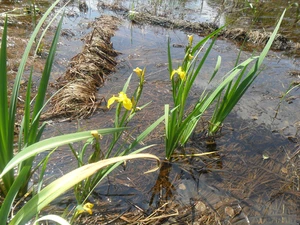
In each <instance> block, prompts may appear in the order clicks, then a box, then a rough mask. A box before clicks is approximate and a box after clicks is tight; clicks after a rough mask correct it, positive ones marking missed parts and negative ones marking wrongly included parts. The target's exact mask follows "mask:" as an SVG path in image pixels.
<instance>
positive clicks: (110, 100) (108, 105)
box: [107, 96, 118, 108]
mask: <svg viewBox="0 0 300 225" xmlns="http://www.w3.org/2000/svg"><path fill="white" fill-rule="evenodd" d="M117 100H118V98H117V97H115V96H113V97H111V98H110V99H108V101H107V108H109V107H110V106H111V105H112V104H113V103H114V102H115V101H117Z"/></svg>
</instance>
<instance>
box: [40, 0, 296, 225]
mask: <svg viewBox="0 0 300 225" xmlns="http://www.w3.org/2000/svg"><path fill="white" fill-rule="evenodd" d="M109 2H111V3H112V2H116V3H118V4H122V5H123V6H125V7H129V8H131V7H132V4H131V3H132V2H130V1H109ZM133 2H134V4H135V6H134V9H135V10H140V9H147V10H149V11H150V12H154V13H155V14H156V15H163V13H165V14H167V15H170V16H174V18H177V17H178V18H181V19H188V20H192V21H200V22H203V21H207V22H213V21H214V20H215V17H216V16H217V15H218V14H220V13H219V11H218V7H216V6H217V3H218V2H217V1H200V0H198V1H178V2H177V1H175V3H174V4H171V5H170V4H167V3H166V1H161V4H158V3H159V1H133ZM141 2H143V3H141ZM87 3H88V6H89V9H88V11H87V12H86V13H83V12H80V11H79V9H78V5H77V3H76V2H75V3H73V4H71V5H70V6H68V7H67V11H66V18H65V20H64V29H65V30H69V31H71V32H72V33H73V34H74V35H73V34H72V35H70V36H65V37H62V38H61V44H60V47H59V49H58V54H57V61H56V64H55V68H54V76H53V80H54V79H55V78H57V77H59V76H60V75H61V74H62V73H63V72H64V68H65V67H66V66H67V62H68V60H69V59H70V58H71V57H73V56H74V55H75V54H77V53H79V52H80V51H81V48H82V41H81V38H82V37H84V36H85V35H86V34H87V33H88V32H89V31H90V30H89V29H88V22H89V21H92V20H93V19H94V18H95V17H98V16H100V15H101V14H104V13H109V14H112V15H115V13H114V12H113V11H110V10H108V9H104V8H99V7H97V3H98V1H93V0H91V1H87ZM155 4H156V5H155ZM155 6H156V7H155ZM184 7H186V8H187V10H185V8H184ZM168 12H169V13H168ZM171 12H172V13H171ZM199 14H200V15H201V16H199ZM224 17H226V14H224V15H222V16H221V17H220V18H222V19H220V21H221V22H220V23H222V21H223V20H224V21H225V20H226V18H224ZM199 18H200V19H199ZM295 30H296V31H295V32H298V30H297V29H295ZM168 37H170V38H171V43H172V44H182V45H185V44H186V42H187V38H186V33H184V32H182V31H178V30H171V29H164V28H162V27H154V26H149V25H144V26H134V25H132V24H131V23H130V22H129V21H126V20H124V22H123V23H122V25H121V26H120V27H119V29H118V31H117V32H116V34H115V36H114V37H113V38H112V43H113V46H114V48H115V49H116V50H117V51H119V52H121V53H122V54H121V55H119V57H118V58H117V60H118V62H119V64H118V66H117V72H116V73H114V74H111V75H110V79H109V80H107V81H106V82H105V85H104V87H102V88H100V89H99V95H100V96H104V97H106V98H109V97H110V96H111V95H112V94H116V93H118V92H119V91H120V90H121V88H122V87H123V85H124V82H125V80H126V79H127V77H128V76H129V74H130V73H131V72H132V69H133V68H135V67H137V66H139V67H146V68H147V73H146V81H147V82H146V84H145V89H144V95H143V98H142V100H141V101H142V103H146V102H149V101H152V103H151V104H150V105H149V106H148V107H147V109H146V110H143V111H142V112H141V113H140V114H139V115H138V120H137V121H136V122H133V123H132V127H135V131H142V130H143V129H145V128H146V127H147V126H149V124H151V123H152V122H153V121H154V120H155V119H156V118H158V117H159V116H161V115H162V114H163V106H164V104H166V103H169V102H170V101H171V98H170V97H171V92H170V88H171V87H170V83H169V78H168V71H167V39H168ZM200 38H201V37H197V38H196V39H200ZM238 52H239V49H238V46H237V45H235V44H233V43H231V42H229V41H224V40H218V41H217V42H216V45H215V46H214V48H213V50H212V52H211V55H210V57H209V60H208V62H207V64H206V65H205V67H204V69H203V72H202V73H201V75H200V77H198V78H197V80H196V87H195V89H194V90H193V93H192V99H194V98H196V96H197V95H198V94H199V92H200V91H201V90H202V89H203V88H205V87H206V83H207V81H208V79H209V76H210V74H211V72H212V70H213V68H214V64H215V60H216V58H217V56H218V55H221V57H222V67H221V70H220V73H219V78H221V77H222V76H223V75H224V74H225V73H226V72H227V71H228V70H229V69H230V68H231V67H232V66H233V65H234V62H235V59H236V57H237V54H238ZM183 53H184V48H172V55H173V59H174V65H176V63H179V62H180V60H181V58H182V57H183ZM250 55H251V53H250V52H243V54H242V58H246V57H249V56H250ZM269 55H270V56H269V57H268V58H267V59H266V60H265V63H264V66H265V70H264V71H263V72H262V73H261V74H260V76H259V77H258V78H257V80H256V81H255V83H254V84H253V87H252V88H251V89H250V90H249V91H248V92H247V94H246V95H245V96H244V97H243V98H242V100H241V102H240V103H239V104H238V106H237V107H236V108H235V110H234V112H233V113H232V114H231V116H230V117H229V118H228V119H227V120H226V121H225V124H224V128H223V131H222V135H220V137H218V138H217V139H216V142H217V145H216V146H213V147H208V146H206V145H205V138H204V137H205V135H204V134H203V132H202V131H201V126H200V127H199V128H198V129H197V132H196V134H195V135H194V137H193V139H192V141H191V142H190V143H189V144H188V146H187V148H186V152H187V153H199V152H203V151H211V150H215V151H216V153H215V154H214V155H212V156H209V157H187V158H186V159H184V158H182V157H178V159H177V160H174V162H173V163H171V164H168V163H166V164H164V166H163V167H162V169H161V170H160V172H159V173H157V172H156V173H151V174H147V175H145V174H143V172H141V171H142V170H144V169H145V166H149V168H150V167H151V165H152V164H150V163H149V164H148V163H146V162H144V161H142V162H141V161H137V162H130V163H128V165H127V166H126V170H123V169H122V168H120V169H118V170H116V171H114V172H113V175H112V176H109V179H106V180H105V181H104V182H103V183H102V184H101V185H100V187H99V189H98V190H97V194H96V195H93V196H92V200H93V201H94V202H95V205H96V206H95V209H94V212H95V215H97V217H98V218H97V220H98V221H102V222H103V221H105V218H103V215H106V216H107V217H108V218H109V215H113V216H118V215H119V214H121V213H124V212H131V211H132V212H133V213H134V212H135V213H137V212H138V213H142V214H143V213H144V214H145V215H149V214H151V213H152V212H153V211H154V210H155V209H157V208H158V207H160V206H161V204H163V203H167V204H168V205H169V206H170V208H173V209H178V210H180V213H181V214H180V216H179V217H176V218H178V220H177V222H178V223H179V222H184V221H185V222H190V223H192V222H197V221H198V222H199V223H200V221H199V219H200V218H203V217H204V216H206V217H207V218H210V216H212V215H215V214H214V213H215V212H217V215H218V216H219V219H220V220H221V221H222V222H223V224H226V223H233V224H249V223H251V224H260V223H267V222H269V223H274V224H276V223H281V224H296V220H297V218H296V216H297V205H296V201H293V198H294V197H295V196H297V194H295V192H296V191H297V190H292V189H289V188H287V186H289V185H290V186H289V187H291V186H293V185H292V184H293V183H296V179H297V178H296V177H295V176H294V175H293V174H292V173H294V172H295V171H297V169H295V165H293V164H292V162H293V161H289V160H288V158H289V157H291V156H292V155H293V153H294V152H295V150H296V144H295V143H293V142H291V141H289V140H288V137H294V136H296V138H298V140H299V132H298V131H299V126H300V124H299V121H300V115H299V113H298V112H299V110H298V109H299V108H300V100H299V91H298V92H293V93H292V95H294V96H298V97H297V98H296V99H294V100H292V102H291V103H290V104H288V102H285V101H284V102H283V104H282V105H281V108H280V111H279V115H278V117H277V118H276V119H274V116H275V110H276V109H277V104H278V103H279V97H280V96H281V94H282V93H283V92H284V91H286V89H287V88H288V86H289V84H290V83H291V82H292V81H294V80H295V79H298V78H295V77H292V76H290V75H289V71H291V70H298V69H299V60H298V59H296V58H288V57H286V56H284V55H283V53H282V52H278V53H275V52H271V53H270V54H269ZM136 82H137V80H135V78H133V82H132V83H131V85H132V88H131V89H130V90H132V89H133V87H134V85H135V84H136ZM208 114H209V112H208ZM112 116H113V110H112V111H109V112H102V111H101V110H98V111H97V112H96V113H95V115H93V116H92V117H91V118H89V119H85V120H79V121H72V122H69V123H66V122H64V123H59V122H57V121H54V122H53V123H51V124H50V125H49V126H48V128H47V130H46V133H45V136H44V137H49V136H53V135H57V134H59V133H60V132H63V133H69V132H73V131H76V130H77V129H81V130H86V129H95V128H102V127H107V126H110V125H111V118H112ZM162 129H163V128H162V127H160V128H159V129H158V131H157V132H156V133H155V134H152V135H151V136H150V137H149V138H147V144H151V143H155V144H157V146H156V147H154V148H152V149H151V150H150V152H151V153H154V154H156V155H158V156H160V157H161V158H163V154H164V150H163V137H162ZM297 132H298V133H297ZM264 154H267V155H268V156H269V158H268V159H265V160H264V159H263V155H264ZM296 157H298V156H296ZM50 165H51V166H52V168H50V169H49V171H48V175H49V180H51V179H54V178H55V177H59V176H61V175H62V174H65V173H66V172H67V171H70V170H71V169H72V168H74V167H75V166H76V163H75V162H74V160H73V158H72V156H71V155H70V153H69V150H68V149H67V148H66V149H61V150H60V151H58V152H57V153H55V154H54V156H53V158H52V159H51V163H50ZM56 168H59V169H56ZM286 171H287V172H288V173H286ZM298 177H299V176H298ZM298 182H299V181H298ZM293 187H296V185H295V184H294V186H293ZM298 188H299V186H298ZM278 190H280V191H278ZM66 199H67V198H66ZM58 202H59V203H60V204H61V207H62V208H61V210H63V209H64V207H67V205H68V204H70V202H68V201H67V200H64V199H59V200H58ZM71 202H73V201H71ZM136 206H138V207H140V208H141V209H142V210H141V209H139V210H137V208H136ZM241 209H242V210H241ZM58 210H59V209H58ZM185 210H186V211H185ZM232 210H233V211H234V215H233V214H232V213H231V212H232ZM184 212H186V214H185V213H184ZM184 216H185V217H184ZM248 221H249V223H248ZM164 222H165V223H166V224H168V223H172V220H171V218H168V217H167V219H166V221H164ZM202 222H203V221H202ZM203 223H204V222H203ZM161 224H163V222H162V223H161ZM200 224H201V223H200Z"/></svg>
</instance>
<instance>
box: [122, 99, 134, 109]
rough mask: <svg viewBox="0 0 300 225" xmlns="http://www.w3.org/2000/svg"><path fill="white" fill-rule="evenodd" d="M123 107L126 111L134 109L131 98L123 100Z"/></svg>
mask: <svg viewBox="0 0 300 225" xmlns="http://www.w3.org/2000/svg"><path fill="white" fill-rule="evenodd" d="M123 106H124V108H125V109H127V110H131V109H132V102H131V100H130V99H129V98H126V99H124V100H123Z"/></svg>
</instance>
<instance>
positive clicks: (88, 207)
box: [77, 202, 94, 215]
mask: <svg viewBox="0 0 300 225" xmlns="http://www.w3.org/2000/svg"><path fill="white" fill-rule="evenodd" d="M93 207H94V204H92V203H90V202H88V203H85V204H84V205H83V206H82V205H79V206H77V214H78V215H79V214H82V213H84V212H87V213H89V214H90V215H92V213H93V211H92V208H93Z"/></svg>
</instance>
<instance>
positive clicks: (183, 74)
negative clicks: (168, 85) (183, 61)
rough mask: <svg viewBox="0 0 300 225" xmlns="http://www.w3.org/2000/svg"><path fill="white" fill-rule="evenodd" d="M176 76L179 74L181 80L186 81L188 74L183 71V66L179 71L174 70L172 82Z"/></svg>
mask: <svg viewBox="0 0 300 225" xmlns="http://www.w3.org/2000/svg"><path fill="white" fill-rule="evenodd" d="M175 74H178V75H179V77H180V79H181V80H185V75H186V72H185V71H184V70H182V68H181V66H180V67H178V69H177V70H173V71H172V74H171V80H172V78H173V76H174V75H175Z"/></svg>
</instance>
